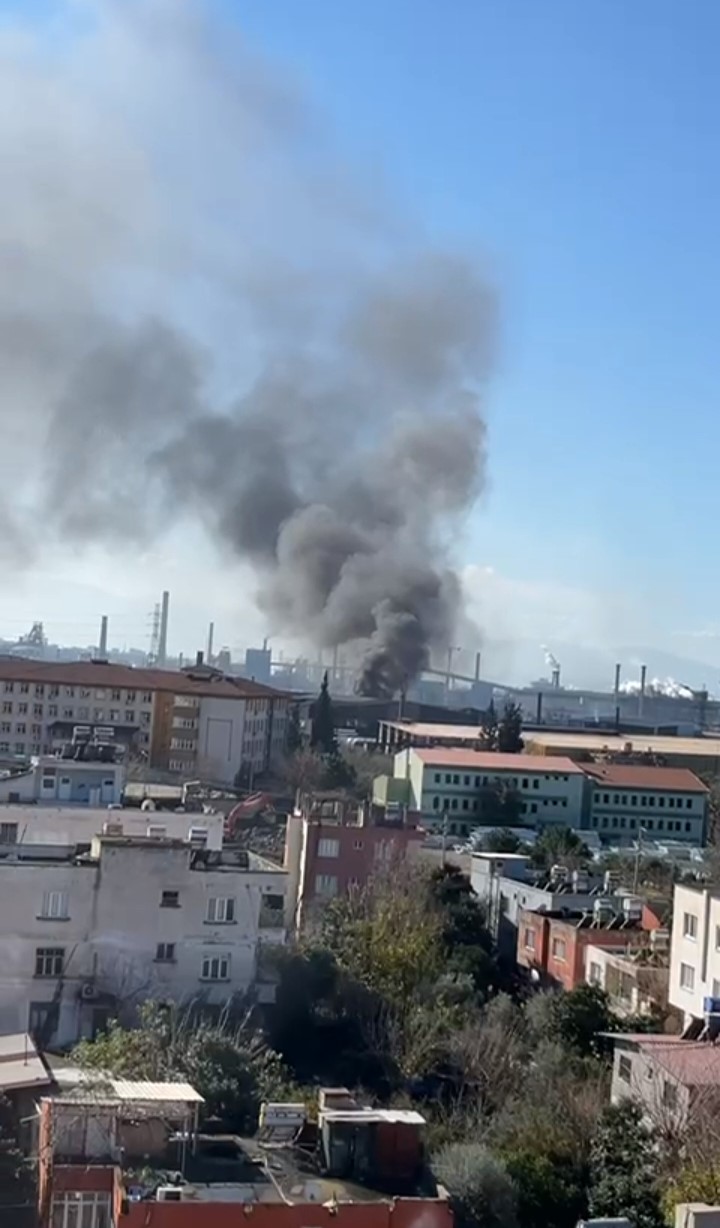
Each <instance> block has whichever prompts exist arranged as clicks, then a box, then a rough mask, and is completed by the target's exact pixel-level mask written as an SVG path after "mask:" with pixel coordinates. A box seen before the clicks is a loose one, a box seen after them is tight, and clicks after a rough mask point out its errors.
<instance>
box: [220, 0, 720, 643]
mask: <svg viewBox="0 0 720 1228" xmlns="http://www.w3.org/2000/svg"><path fill="white" fill-rule="evenodd" d="M234 8H235V11H236V12H237V13H238V15H239V17H240V19H241V21H242V23H243V25H244V28H245V30H246V31H247V33H248V35H249V36H250V37H251V38H252V39H253V40H255V41H256V42H257V43H258V44H260V45H262V47H263V48H264V49H265V50H266V51H269V52H270V53H271V54H273V55H277V56H278V57H282V58H284V59H285V60H286V61H287V63H288V64H289V65H290V66H291V67H292V68H293V69H294V70H295V71H297V72H299V73H300V74H302V75H303V76H304V77H305V78H306V79H307V81H308V82H309V83H310V85H311V87H312V89H313V90H314V92H315V94H316V96H317V98H318V99H319V100H320V102H321V104H322V105H323V107H324V108H325V109H326V111H327V113H328V114H329V115H330V116H331V119H332V122H333V123H334V126H335V128H336V131H337V132H338V133H339V135H340V137H341V139H342V142H343V145H344V146H345V147H347V146H348V145H349V146H351V147H352V146H354V147H356V148H357V149H358V150H359V151H361V153H362V155H363V156H365V157H368V158H369V159H371V160H373V159H375V160H377V161H378V162H379V163H380V164H381V167H382V169H383V171H384V172H385V174H386V176H387V177H388V179H389V180H390V181H391V183H392V185H393V187H394V190H395V192H396V194H398V195H399V196H400V197H401V198H402V199H403V200H404V201H405V202H406V203H407V205H408V207H409V208H410V209H411V210H412V211H413V212H414V213H415V215H416V216H418V217H419V218H420V219H421V220H422V222H423V223H424V225H425V226H426V227H427V229H428V230H429V231H430V232H433V233H435V234H442V235H447V234H450V235H451V236H452V235H456V236H461V237H462V239H463V240H464V241H465V242H466V243H468V244H470V245H472V246H474V247H475V248H476V249H477V250H479V251H481V252H483V253H484V254H485V257H486V259H487V262H488V266H489V267H490V268H491V269H492V271H493V275H494V276H495V278H496V280H497V283H498V285H499V287H500V292H501V298H502V311H503V320H504V344H503V353H502V357H501V362H500V369H499V373H498V377H497V379H496V382H495V384H494V387H493V389H492V392H491V397H490V405H489V414H490V420H491V439H490V455H489V466H490V484H489V491H488V496H487V504H486V507H485V508H484V509H483V510H482V511H481V512H480V513H479V514H478V515H477V516H476V517H475V520H474V525H473V530H474V532H473V554H474V555H475V556H476V557H477V558H478V560H487V561H488V562H489V563H491V564H492V565H493V566H495V567H498V568H501V569H502V570H504V571H507V572H509V573H510V574H512V575H516V576H518V577H523V578H525V579H532V578H538V579H540V578H544V579H549V578H554V579H556V580H557V581H558V582H560V583H562V584H567V585H572V586H579V587H586V586H587V587H589V588H598V589H600V590H603V589H606V588H610V589H623V588H625V587H627V589H628V590H629V591H630V592H631V593H632V594H634V595H636V596H637V598H638V602H639V604H640V606H641V607H642V606H643V605H644V604H645V603H646V602H647V603H648V606H647V608H648V621H649V623H651V622H652V621H653V619H654V618H655V617H656V616H657V611H652V610H650V608H649V606H650V603H651V602H657V601H662V602H663V604H665V605H667V606H668V607H669V609H668V614H669V618H668V619H667V621H665V619H663V622H664V623H665V626H666V628H667V630H668V631H671V630H675V629H677V628H676V626H675V624H674V623H673V617H674V613H675V609H676V608H677V618H678V619H680V620H682V619H684V620H685V623H684V625H690V626H692V625H694V624H695V623H697V624H698V626H699V625H700V624H701V623H703V622H707V621H710V620H712V617H713V609H714V606H715V605H716V604H717V600H718V595H719V594H718V577H717V575H716V573H715V569H714V567H713V559H714V543H715V531H716V530H715V524H716V516H717V496H716V484H717V483H716V470H717V457H718V451H719V447H718V445H719V444H720V417H719V416H718V413H717V409H716V405H717V390H718V374H719V369H718V368H719V360H718V346H717V339H718V326H719V325H720V302H719V299H718V293H717V279H718V254H719V245H720V237H719V230H718V224H717V219H718V215H719V212H720V210H719V209H718V205H719V204H720V201H719V199H718V197H719V194H720V164H719V154H718V141H717V136H718V118H719V116H718V110H719V103H720V84H719V82H718V77H717V47H718V38H719V36H720V7H719V6H718V5H717V4H716V3H714V0H692V2H691V3H689V4H684V5H682V4H678V3H677V0H633V2H632V3H628V2H627V0H582V2H579V0H542V3H538V2H537V0H504V2H503V3H496V2H495V0H453V2H452V3H450V4H449V5H441V4H439V3H435V2H433V0H393V2H392V3H390V4H388V3H383V2H382V0H344V2H343V3H342V4H337V3H333V2H332V0H304V2H303V3H302V4H299V3H297V0H269V2H268V3H265V4H262V5H257V4H253V3H249V4H240V6H239V9H238V7H237V6H234ZM688 619H689V620H690V624H688V623H687V620H688Z"/></svg>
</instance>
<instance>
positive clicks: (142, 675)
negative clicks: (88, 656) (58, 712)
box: [0, 656, 285, 699]
mask: <svg viewBox="0 0 720 1228" xmlns="http://www.w3.org/2000/svg"><path fill="white" fill-rule="evenodd" d="M0 682H42V683H45V684H46V685H48V686H86V687H108V688H113V687H124V688H125V689H126V690H127V689H130V690H137V691H171V692H173V693H175V694H178V695H215V696H217V697H218V698H221V699H262V698H263V697H265V698H270V699H272V698H281V697H282V696H284V695H285V692H284V691H276V690H275V688H274V687H270V686H264V685H263V684H262V683H260V682H251V681H250V680H249V679H246V678H234V677H232V678H231V677H229V676H228V675H223V674H217V675H212V674H208V676H207V677H203V676H202V673H201V669H200V668H199V669H198V671H197V672H196V671H195V670H194V669H192V670H190V671H189V672H187V673H186V672H185V671H184V670H172V669H149V668H142V667H138V668H137V669H136V668H134V667H133V666H131V665H115V664H114V663H112V662H108V661H32V660H30V659H29V658H27V657H3V656H0Z"/></svg>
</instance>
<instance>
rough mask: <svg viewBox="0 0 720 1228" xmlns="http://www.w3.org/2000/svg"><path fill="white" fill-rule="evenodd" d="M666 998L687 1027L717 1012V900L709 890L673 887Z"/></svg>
mask: <svg viewBox="0 0 720 1228" xmlns="http://www.w3.org/2000/svg"><path fill="white" fill-rule="evenodd" d="M668 996H669V999H670V1002H671V1003H672V1005H673V1006H675V1007H677V1009H678V1010H679V1011H681V1012H682V1014H683V1017H684V1020H685V1023H686V1025H687V1026H688V1027H691V1026H692V1024H693V1022H696V1023H700V1022H701V1021H704V1020H705V1018H706V1016H708V1014H714V1013H715V1012H716V1011H720V896H719V895H718V894H717V893H716V892H714V891H713V890H711V889H710V888H707V887H692V886H685V885H684V884H678V885H677V886H676V887H675V891H674V897H673V925H672V938H671V943H670V985H669V989H668Z"/></svg>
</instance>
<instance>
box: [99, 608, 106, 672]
mask: <svg viewBox="0 0 720 1228" xmlns="http://www.w3.org/2000/svg"><path fill="white" fill-rule="evenodd" d="M107 644H108V616H107V614H103V616H102V618H101V619H100V643H99V644H98V656H99V657H100V659H101V660H103V661H106V660H107Z"/></svg>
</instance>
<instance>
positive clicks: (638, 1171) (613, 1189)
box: [589, 1100, 664, 1228]
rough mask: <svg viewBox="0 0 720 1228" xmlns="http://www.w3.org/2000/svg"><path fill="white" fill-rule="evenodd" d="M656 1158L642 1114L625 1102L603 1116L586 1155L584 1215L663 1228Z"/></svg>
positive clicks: (610, 1109) (652, 1227)
mask: <svg viewBox="0 0 720 1228" xmlns="http://www.w3.org/2000/svg"><path fill="white" fill-rule="evenodd" d="M657 1168H658V1157H657V1153H656V1150H655V1146H654V1142H653V1138H652V1134H651V1132H650V1131H649V1129H648V1128H647V1126H646V1125H645V1123H644V1121H643V1115H642V1110H641V1109H640V1107H639V1106H638V1105H637V1104H635V1103H633V1102H632V1101H630V1100H626V1101H624V1102H623V1103H622V1104H612V1105H610V1106H609V1107H608V1108H606V1110H605V1112H604V1113H603V1115H602V1117H601V1119H600V1123H599V1126H598V1130H597V1133H596V1136H595V1139H594V1141H593V1146H592V1152H591V1156H590V1188H589V1204H590V1213H591V1214H592V1215H593V1216H595V1217H596V1218H601V1217H612V1216H626V1217H627V1218H628V1219H629V1220H630V1222H631V1223H632V1224H633V1225H635V1228H663V1225H664V1216H663V1213H662V1208H661V1204H660V1197H659V1191H658V1185H657V1180H656V1174H657Z"/></svg>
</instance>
